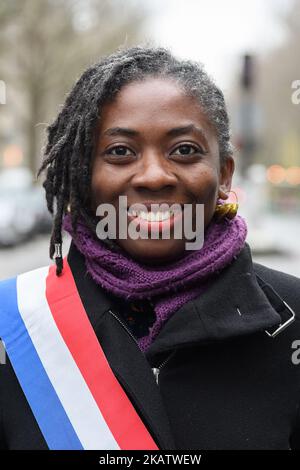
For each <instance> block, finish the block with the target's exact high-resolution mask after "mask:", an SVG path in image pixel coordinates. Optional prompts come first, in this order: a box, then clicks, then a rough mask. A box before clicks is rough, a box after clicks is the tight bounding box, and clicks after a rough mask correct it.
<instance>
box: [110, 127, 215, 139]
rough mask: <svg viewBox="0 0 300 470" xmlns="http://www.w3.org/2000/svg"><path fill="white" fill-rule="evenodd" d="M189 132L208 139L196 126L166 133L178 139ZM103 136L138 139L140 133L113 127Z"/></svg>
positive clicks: (176, 128) (175, 128) (179, 128)
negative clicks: (121, 136) (122, 136)
mask: <svg viewBox="0 0 300 470" xmlns="http://www.w3.org/2000/svg"><path fill="white" fill-rule="evenodd" d="M188 132H194V133H196V134H199V135H200V136H201V137H203V138H205V139H207V137H206V134H205V132H204V130H203V129H201V128H200V127H197V126H195V125H194V124H188V125H187V126H181V127H173V128H172V129H169V130H168V131H167V132H166V135H167V136H168V137H177V136H179V135H182V134H187V133H188ZM103 135H109V136H114V135H124V136H128V137H136V136H138V135H140V133H139V132H138V131H135V130H134V129H128V128H126V127H111V128H109V129H106V131H104V132H103Z"/></svg>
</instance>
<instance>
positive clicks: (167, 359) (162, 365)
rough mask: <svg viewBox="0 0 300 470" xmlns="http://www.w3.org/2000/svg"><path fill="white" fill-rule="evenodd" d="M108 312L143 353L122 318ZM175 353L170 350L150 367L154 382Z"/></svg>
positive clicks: (110, 311)
mask: <svg viewBox="0 0 300 470" xmlns="http://www.w3.org/2000/svg"><path fill="white" fill-rule="evenodd" d="M108 312H109V313H110V314H111V315H112V316H113V317H114V318H115V319H116V320H117V321H118V322H119V323H120V325H121V326H122V327H123V328H124V330H125V331H126V332H127V333H128V334H129V336H130V337H131V338H132V339H133V341H134V342H135V343H136V345H137V346H138V348H139V351H140V352H141V353H142V354H143V355H144V353H143V352H142V351H141V350H140V346H139V343H138V342H137V340H136V338H135V337H134V336H133V334H132V333H131V331H130V330H129V328H128V327H127V326H126V325H125V324H124V323H123V322H122V320H120V318H119V317H118V316H117V315H116V314H115V313H114V312H113V311H112V310H108ZM175 353H176V349H175V351H172V352H171V354H170V355H169V356H168V357H167V358H166V359H165V360H164V361H163V362H162V363H161V364H160V366H159V367H152V368H151V369H152V372H153V374H154V377H155V380H156V383H157V385H158V376H159V374H160V372H161V369H162V368H163V367H164V366H165V365H166V364H167V362H169V360H170V359H171V357H173V355H174V354H175Z"/></svg>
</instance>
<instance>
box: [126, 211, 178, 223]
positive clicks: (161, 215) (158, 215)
mask: <svg viewBox="0 0 300 470" xmlns="http://www.w3.org/2000/svg"><path fill="white" fill-rule="evenodd" d="M128 213H129V214H130V215H133V216H134V217H140V218H141V219H144V220H147V222H160V221H162V220H167V219H169V218H170V217H172V216H173V215H174V212H173V211H171V210H168V211H164V212H161V211H158V212H151V211H149V212H145V211H134V210H129V211H128Z"/></svg>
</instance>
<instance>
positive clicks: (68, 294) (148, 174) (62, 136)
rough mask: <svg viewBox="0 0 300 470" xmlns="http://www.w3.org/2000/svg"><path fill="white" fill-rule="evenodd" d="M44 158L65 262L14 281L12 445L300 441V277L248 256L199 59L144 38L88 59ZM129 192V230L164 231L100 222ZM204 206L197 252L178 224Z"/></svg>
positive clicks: (7, 368) (275, 444)
mask: <svg viewBox="0 0 300 470" xmlns="http://www.w3.org/2000/svg"><path fill="white" fill-rule="evenodd" d="M188 150H189V151H188ZM44 170H46V179H45V182H44V187H45V190H46V198H47V204H48V208H49V210H50V212H52V213H54V222H53V231H52V236H51V241H50V256H51V258H53V257H55V262H56V267H55V268H54V266H51V267H50V268H48V267H46V268H40V269H38V270H34V271H31V272H29V273H25V274H22V275H20V276H18V277H17V279H10V280H8V281H4V282H2V283H1V285H0V286H1V306H0V312H1V315H0V318H1V320H0V337H1V338H2V339H3V341H4V342H5V346H6V352H7V361H6V365H3V366H1V368H0V374H1V376H0V381H1V382H0V383H1V427H0V430H1V431H0V433H1V434H0V442H1V447H2V448H8V449H48V448H49V449H167V450H171V449H289V448H292V449H297V448H298V449H299V448H300V418H299V415H297V413H298V406H299V402H300V393H299V392H300V368H299V367H297V365H296V364H295V361H293V360H292V354H293V352H294V353H295V351H294V350H293V344H294V343H293V342H294V341H295V340H297V339H299V338H300V325H299V319H296V321H293V320H294V316H295V314H296V315H297V316H298V318H299V313H300V281H299V279H297V278H295V277H293V276H290V275H288V274H284V273H282V272H279V271H275V270H272V269H269V268H267V267H264V266H262V265H260V264H257V263H253V262H252V256H251V249H250V247H249V245H248V244H247V243H246V242H245V239H246V234H247V226H246V222H245V220H244V219H243V218H242V217H240V216H239V215H236V207H234V205H230V204H228V203H226V199H227V198H228V194H229V192H230V188H231V181H232V175H233V172H234V159H233V152H232V147H231V144H230V135H229V121H228V115H227V111H226V106H225V103H224V98H223V94H222V92H221V91H220V90H219V89H218V88H217V86H216V85H215V84H214V83H213V81H212V80H211V79H210V78H209V77H208V75H207V74H206V72H205V71H204V70H203V68H202V66H200V65H199V64H197V63H194V62H192V61H186V60H179V59H177V58H175V57H174V56H173V55H172V54H171V53H170V51H168V50H167V49H165V48H151V47H142V46H136V47H132V48H128V49H119V50H118V51H117V52H115V53H114V54H112V55H109V56H108V57H106V58H104V59H103V60H102V61H101V62H99V63H97V64H95V65H93V66H91V67H90V68H89V69H87V70H86V71H85V72H84V73H83V74H82V76H81V77H80V79H79V80H78V82H77V83H76V84H75V86H74V88H73V90H72V91H71V93H70V94H69V96H68V97H67V99H66V102H65V104H64V106H63V107H62V109H61V111H60V113H59V115H58V117H57V119H56V121H55V122H54V123H53V124H52V125H50V126H49V128H48V143H47V146H46V148H45V159H44V163H43V165H42V167H41V170H40V172H41V171H44ZM125 196H126V201H127V203H126V204H127V205H126V206H125V212H126V228H129V226H131V227H132V226H134V228H135V229H137V230H138V228H140V229H142V228H144V229H145V230H146V232H144V233H146V235H148V234H149V230H150V228H151V227H153V228H154V231H153V233H156V237H155V236H150V237H148V238H146V237H144V238H142V237H139V238H134V237H129V236H127V238H126V237H125V238H123V237H121V236H120V231H119V229H120V228H122V227H121V226H120V225H121V223H120V219H119V218H118V217H117V218H116V221H117V222H116V224H117V227H116V229H117V230H116V233H117V235H116V237H112V236H110V237H109V238H105V237H104V236H102V238H101V237H100V235H101V233H102V235H103V231H102V232H101V230H98V229H99V225H98V224H99V222H100V221H103V220H104V218H103V216H104V215H105V214H104V212H101V214H100V215H101V217H99V212H98V208H99V207H100V208H101V207H102V208H103V204H105V205H107V206H105V207H106V208H107V207H112V208H113V209H114V210H115V213H116V214H117V215H120V212H121V207H120V205H119V202H120V197H125ZM163 203H164V204H165V205H167V209H168V208H170V207H171V206H172V205H174V204H175V205H177V207H178V206H179V208H180V209H181V210H179V211H178V213H176V212H170V211H169V210H165V209H163V211H160V212H159V213H158V214H157V210H155V209H153V207H152V206H153V205H155V204H159V205H160V204H163ZM136 204H144V207H146V212H145V209H144V211H142V212H141V211H135V212H134V211H132V207H133V206H134V205H136ZM197 205H198V206H200V207H202V208H203V212H202V219H201V220H202V229H203V232H204V240H203V243H202V245H201V246H200V247H198V248H196V249H193V248H195V246H194V247H193V248H192V249H187V239H188V237H186V233H185V232H184V234H183V235H182V236H181V238H180V237H178V238H176V237H175V221H176V220H177V222H178V221H179V224H180V225H181V227H182V225H183V223H184V222H185V221H187V222H189V223H190V224H191V228H192V229H193V230H195V227H197ZM185 206H190V208H191V212H190V213H189V214H190V215H187V214H188V212H187V213H186V212H185V210H182V209H185ZM123 209H124V207H123ZM156 217H157V218H156ZM118 221H119V222H118ZM167 222H168V223H169V230H170V236H169V237H168V238H163V237H162V232H163V229H164V227H165V226H166V224H167ZM145 227H146V228H145ZM63 228H64V229H65V230H66V231H68V232H69V233H70V235H71V237H72V243H71V247H70V250H69V253H68V256H67V257H66V258H65V259H62V255H61V244H62V235H61V233H62V229H63ZM123 228H124V226H123ZM200 228H201V227H200ZM200 231H201V230H200ZM193 233H194V235H195V233H196V232H195V231H194V232H193ZM109 234H110V235H111V232H109ZM151 235H152V233H151ZM194 238H195V236H194ZM191 239H193V238H191Z"/></svg>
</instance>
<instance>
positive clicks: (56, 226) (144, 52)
mask: <svg viewBox="0 0 300 470" xmlns="http://www.w3.org/2000/svg"><path fill="white" fill-rule="evenodd" d="M147 77H161V78H162V77H164V78H166V79H172V80H174V81H176V82H177V83H178V85H179V86H181V88H182V89H183V91H184V92H185V93H186V94H187V95H189V96H192V97H195V98H196V99H197V100H198V102H199V104H200V106H201V108H202V110H203V112H204V113H205V115H206V116H207V117H208V119H209V120H210V122H211V123H212V124H213V125H214V127H215V130H216V133H217V137H218V142H219V149H220V163H221V165H222V164H223V163H224V162H225V160H226V158H227V157H228V156H229V155H232V146H231V143H230V129H229V118H228V114H227V110H226V105H225V101H224V96H223V93H222V91H221V90H220V89H219V88H218V87H217V86H216V85H215V83H214V81H213V80H212V79H211V78H210V77H209V76H208V74H207V73H206V72H205V70H204V69H203V66H202V65H201V64H199V63H197V62H194V61H191V60H180V59H177V58H176V57H174V56H173V55H172V53H171V52H170V50H169V49H167V48H164V47H149V46H142V45H138V46H134V47H130V48H123V47H122V46H121V47H119V48H118V49H117V50H116V51H115V52H114V53H112V54H110V55H108V56H106V57H104V58H103V59H102V60H100V61H99V62H97V63H95V64H94V65H91V66H90V67H89V68H88V69H86V70H85V71H84V72H83V74H82V75H81V77H80V78H79V79H78V81H77V82H76V83H75V85H74V86H73V88H72V90H71V91H70V93H69V94H68V96H67V97H66V100H65V103H64V105H63V106H62V109H61V111H60V112H59V114H58V116H57V118H56V119H55V121H54V122H53V123H52V124H51V125H49V126H48V127H47V142H46V146H45V150H44V155H43V163H42V165H41V167H40V169H39V171H38V176H39V175H40V173H42V172H43V171H45V172H46V178H45V181H44V183H43V186H44V188H45V191H46V200H47V207H48V210H49V211H50V213H51V214H52V215H53V227H52V233H51V238H50V258H51V259H52V258H53V255H54V253H55V245H56V244H60V245H61V244H62V220H63V217H64V214H65V213H66V212H67V210H68V207H69V210H70V212H71V218H72V225H73V228H74V230H76V223H77V220H78V217H79V216H80V217H83V219H84V220H85V222H86V223H87V224H88V225H89V226H90V227H92V228H95V223H96V221H95V215H93V214H92V213H91V209H90V208H91V200H90V182H91V168H92V161H93V152H94V149H95V144H96V141H95V138H96V131H97V126H98V123H99V120H100V119H101V108H102V106H103V105H104V104H106V103H109V102H112V101H113V99H114V97H116V95H117V93H118V92H119V91H120V90H121V88H122V87H123V86H124V85H126V84H128V83H130V82H134V81H140V80H143V79H145V78H147ZM54 206H55V207H54ZM55 262H56V273H57V275H59V274H60V273H61V271H62V268H63V260H62V257H61V256H56V257H55Z"/></svg>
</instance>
